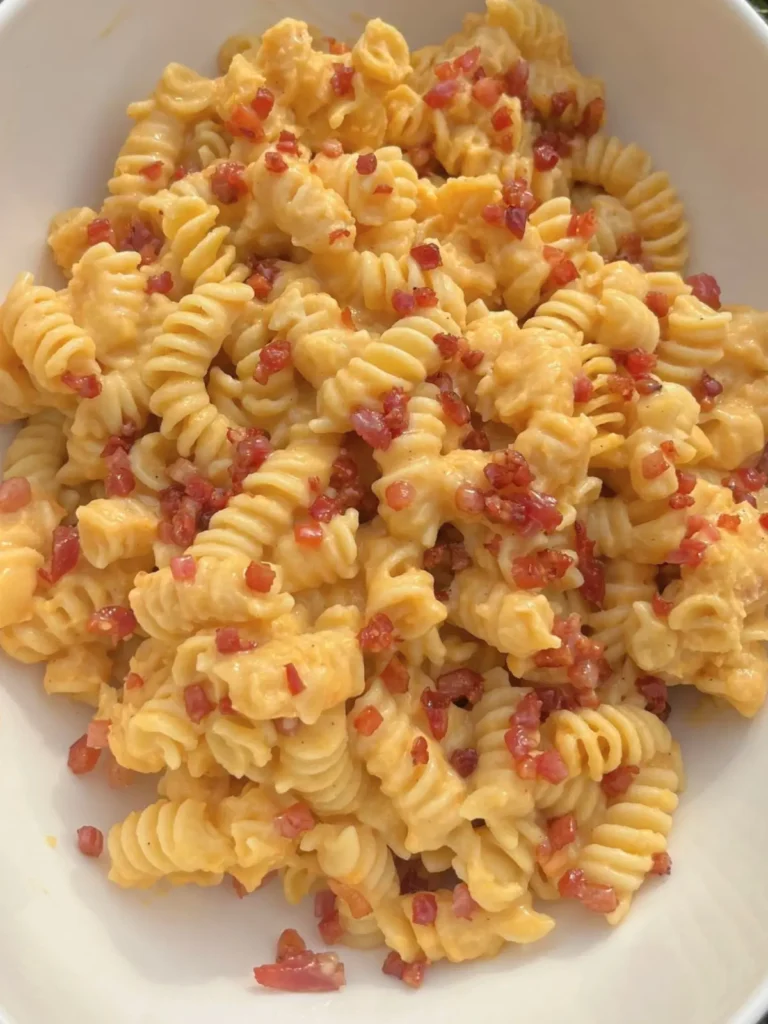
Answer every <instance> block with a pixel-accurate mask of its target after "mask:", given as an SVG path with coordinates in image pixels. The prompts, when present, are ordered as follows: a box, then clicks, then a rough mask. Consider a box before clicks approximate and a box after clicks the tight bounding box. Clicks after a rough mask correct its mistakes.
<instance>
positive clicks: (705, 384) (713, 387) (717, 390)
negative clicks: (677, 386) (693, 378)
mask: <svg viewBox="0 0 768 1024" xmlns="http://www.w3.org/2000/svg"><path fill="white" fill-rule="evenodd" d="M692 391H693V397H694V398H695V399H696V401H697V402H698V403H699V405H700V406H701V408H702V409H703V410H704V412H709V411H710V410H711V409H713V408H714V406H715V399H716V398H717V397H718V396H719V395H722V393H723V385H722V384H721V383H720V381H719V380H716V379H715V378H714V377H710V375H709V374H708V373H706V372H705V373H702V375H701V379H700V380H699V381H698V383H697V384H696V385H695V386H694V387H693V389H692Z"/></svg>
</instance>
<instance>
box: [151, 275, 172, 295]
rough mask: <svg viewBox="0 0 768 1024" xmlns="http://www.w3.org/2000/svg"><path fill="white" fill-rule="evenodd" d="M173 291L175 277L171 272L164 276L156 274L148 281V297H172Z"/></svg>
mask: <svg viewBox="0 0 768 1024" xmlns="http://www.w3.org/2000/svg"><path fill="white" fill-rule="evenodd" d="M172 291H173V275H172V274H171V272H170V270H165V271H163V273H162V274H155V275H154V276H153V277H150V278H148V279H147V287H146V292H147V294H148V295H170V293H171V292H172Z"/></svg>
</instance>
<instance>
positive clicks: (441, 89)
mask: <svg viewBox="0 0 768 1024" xmlns="http://www.w3.org/2000/svg"><path fill="white" fill-rule="evenodd" d="M458 91H459V83H458V82H456V81H451V80H448V81H445V82H438V83H437V85H433V86H432V88H431V89H430V90H429V91H428V92H427V93H425V95H424V102H425V103H426V104H427V106H428V107H431V108H432V110H443V109H444V108H445V107H448V106H450V105H451V103H452V102H453V99H454V97H455V95H456V93H457V92H458Z"/></svg>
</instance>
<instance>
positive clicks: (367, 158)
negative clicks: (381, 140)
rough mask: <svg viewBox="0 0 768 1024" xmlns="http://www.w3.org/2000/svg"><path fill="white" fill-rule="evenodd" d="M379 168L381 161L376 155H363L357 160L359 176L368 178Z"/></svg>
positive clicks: (356, 168)
mask: <svg viewBox="0 0 768 1024" xmlns="http://www.w3.org/2000/svg"><path fill="white" fill-rule="evenodd" d="M378 166H379V161H378V159H377V157H376V154H375V153H361V154H360V156H359V157H358V158H357V163H356V164H355V170H356V171H357V173H358V174H361V175H363V176H364V177H367V176H368V175H369V174H373V173H374V172H375V170H376V168H377V167H378Z"/></svg>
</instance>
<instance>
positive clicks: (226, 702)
mask: <svg viewBox="0 0 768 1024" xmlns="http://www.w3.org/2000/svg"><path fill="white" fill-rule="evenodd" d="M219 712H220V713H221V714H222V715H234V714H235V706H234V704H233V703H232V698H231V697H229V696H227V695H226V694H225V695H224V696H223V697H222V698H221V700H220V701H219Z"/></svg>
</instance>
